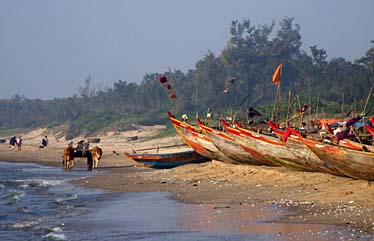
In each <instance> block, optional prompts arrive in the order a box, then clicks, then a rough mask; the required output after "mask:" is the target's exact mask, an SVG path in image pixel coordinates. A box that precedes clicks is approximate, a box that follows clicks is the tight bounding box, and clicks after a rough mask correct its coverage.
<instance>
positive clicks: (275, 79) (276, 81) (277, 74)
mask: <svg viewBox="0 0 374 241" xmlns="http://www.w3.org/2000/svg"><path fill="white" fill-rule="evenodd" d="M282 67H283V65H282V64H280V65H278V67H277V69H276V70H275V71H274V74H273V83H274V84H276V85H278V84H279V82H280V79H281V72H282Z"/></svg>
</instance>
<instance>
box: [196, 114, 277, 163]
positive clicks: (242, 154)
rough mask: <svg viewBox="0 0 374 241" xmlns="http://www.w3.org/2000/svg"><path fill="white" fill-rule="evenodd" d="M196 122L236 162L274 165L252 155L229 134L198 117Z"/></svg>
mask: <svg viewBox="0 0 374 241" xmlns="http://www.w3.org/2000/svg"><path fill="white" fill-rule="evenodd" d="M196 122H197V124H198V126H199V127H200V128H201V129H203V131H204V132H205V134H206V135H207V136H208V137H209V139H210V140H211V141H212V142H213V144H214V145H215V146H216V147H217V148H218V149H219V150H220V151H222V152H223V153H224V154H225V155H226V156H228V157H229V158H231V159H233V160H235V162H236V163H238V164H244V165H269V164H271V165H272V163H269V162H263V161H262V160H260V159H257V158H256V156H254V155H252V154H251V153H249V152H246V151H245V150H244V149H243V148H242V146H241V145H240V144H239V143H238V142H236V141H235V139H234V138H233V137H231V136H230V135H229V134H227V133H225V132H223V131H219V130H215V129H213V128H211V127H208V126H206V125H205V124H204V123H203V122H202V121H200V120H199V119H198V118H197V119H196Z"/></svg>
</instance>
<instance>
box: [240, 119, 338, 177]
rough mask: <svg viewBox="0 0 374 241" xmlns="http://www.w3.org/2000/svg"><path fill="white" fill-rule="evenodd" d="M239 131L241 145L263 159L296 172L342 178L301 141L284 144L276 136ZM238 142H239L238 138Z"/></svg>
mask: <svg viewBox="0 0 374 241" xmlns="http://www.w3.org/2000/svg"><path fill="white" fill-rule="evenodd" d="M236 127H237V130H239V131H240V135H241V136H243V137H244V139H243V140H240V143H241V144H243V145H245V146H246V147H247V148H248V149H251V150H252V151H255V152H257V153H259V154H260V155H261V156H262V158H266V159H268V160H269V161H271V162H273V163H276V164H278V165H280V166H283V167H286V168H288V169H291V170H296V171H318V172H323V173H329V174H333V175H339V176H342V173H341V172H339V171H338V170H337V169H336V168H334V167H333V166H328V165H327V163H326V162H324V161H322V160H321V159H320V158H319V157H318V156H317V155H316V154H315V153H314V152H313V151H311V150H310V149H309V148H308V147H307V146H306V145H305V144H304V143H303V142H301V141H300V140H294V139H290V140H288V141H287V142H282V141H281V139H279V138H278V137H276V136H271V135H265V134H261V133H257V132H254V131H252V130H249V129H245V128H242V127H240V125H239V124H238V123H236ZM237 140H239V139H238V138H237Z"/></svg>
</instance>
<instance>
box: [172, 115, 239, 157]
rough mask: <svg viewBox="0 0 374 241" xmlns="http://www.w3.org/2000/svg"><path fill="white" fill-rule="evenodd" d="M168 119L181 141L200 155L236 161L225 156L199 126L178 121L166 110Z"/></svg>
mask: <svg viewBox="0 0 374 241" xmlns="http://www.w3.org/2000/svg"><path fill="white" fill-rule="evenodd" d="M168 116H169V119H170V121H171V123H172V124H173V126H174V128H175V129H176V131H177V133H178V134H179V135H180V136H181V137H182V139H183V141H184V142H185V143H186V144H187V145H188V146H190V147H191V148H192V149H194V150H195V151H196V152H197V153H199V154H200V155H202V156H204V157H206V158H209V159H212V160H217V161H222V162H227V163H236V162H235V161H234V160H232V159H231V158H229V157H227V156H225V155H224V154H223V153H222V152H221V151H220V150H218V149H217V147H216V146H214V145H213V143H212V142H211V140H210V139H209V138H208V137H207V136H206V135H205V134H203V132H202V130H201V129H200V128H197V127H196V126H193V125H190V124H188V123H186V122H183V121H180V120H178V119H176V118H175V116H174V115H172V114H171V113H170V112H168Z"/></svg>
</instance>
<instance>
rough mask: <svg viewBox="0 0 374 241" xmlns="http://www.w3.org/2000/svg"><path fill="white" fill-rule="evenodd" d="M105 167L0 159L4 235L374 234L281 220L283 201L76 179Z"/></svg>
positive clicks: (152, 239)
mask: <svg viewBox="0 0 374 241" xmlns="http://www.w3.org/2000/svg"><path fill="white" fill-rule="evenodd" d="M102 174H103V171H99V172H88V171H86V170H84V169H79V168H76V169H74V170H72V171H68V172H66V171H63V170H62V168H56V167H47V166H41V165H37V164H29V163H7V162H0V240H2V241H3V240H22V241H24V240H90V241H95V240H100V241H103V240H142V241H143V240H149V241H156V240H160V241H161V240H188V241H199V240H201V241H211V240H219V241H231V240H303V241H305V240H313V241H314V240H374V236H373V235H369V234H365V233H362V231H359V230H355V229H352V228H347V227H340V226H335V225H319V224H298V223H278V222H276V220H277V219H279V218H280V217H282V216H285V215H290V214H292V213H291V212H292V211H290V210H284V209H282V208H279V207H276V206H264V205H239V206H230V205H217V204H188V203H182V202H179V201H176V200H173V199H171V198H170V194H169V193H158V192H148V193H109V192H107V191H104V190H99V189H88V188H84V187H81V186H76V185H72V184H71V183H70V181H71V180H73V179H79V178H85V177H87V176H91V175H102Z"/></svg>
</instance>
